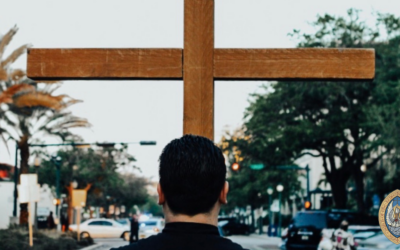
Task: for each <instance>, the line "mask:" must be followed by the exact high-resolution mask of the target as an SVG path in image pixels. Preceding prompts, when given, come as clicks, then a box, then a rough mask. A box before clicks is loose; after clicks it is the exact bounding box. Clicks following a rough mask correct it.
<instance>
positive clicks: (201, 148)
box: [118, 135, 243, 250]
mask: <svg viewBox="0 0 400 250" xmlns="http://www.w3.org/2000/svg"><path fill="white" fill-rule="evenodd" d="M159 162H160V164H159V184H158V186H157V192H158V204H160V205H162V207H163V212H164V217H165V222H166V225H165V228H164V229H163V230H162V232H161V233H159V234H157V235H154V236H151V237H149V238H146V239H142V240H139V241H138V242H135V243H133V244H130V245H128V246H125V247H121V248H118V249H119V250H136V249H139V250H148V249H158V250H164V249H165V250H166V249H176V250H181V249H191V250H200V249H201V250H203V249H205V250H217V249H218V250H225V249H229V250H242V249H243V248H242V247H241V246H240V245H238V244H236V243H233V242H232V241H231V240H229V239H227V238H224V237H221V236H220V234H219V232H218V227H217V226H218V214H219V211H220V208H221V205H223V204H226V203H227V202H228V201H227V194H228V189H229V185H228V182H226V181H225V179H226V165H225V158H224V156H223V154H222V152H221V150H220V149H219V148H218V147H217V146H216V145H215V144H214V143H213V142H212V141H211V140H209V139H207V138H205V137H201V136H195V135H185V136H183V137H181V138H179V139H175V140H173V141H171V142H170V143H169V144H168V145H167V146H165V148H164V149H163V151H162V153H161V156H160V158H159Z"/></svg>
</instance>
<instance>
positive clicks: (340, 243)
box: [331, 220, 356, 250]
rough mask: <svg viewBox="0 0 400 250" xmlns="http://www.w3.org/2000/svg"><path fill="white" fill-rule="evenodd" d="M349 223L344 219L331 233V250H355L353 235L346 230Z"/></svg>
mask: <svg viewBox="0 0 400 250" xmlns="http://www.w3.org/2000/svg"><path fill="white" fill-rule="evenodd" d="M348 227H349V223H348V222H347V221H346V220H344V221H342V222H341V223H340V226H339V228H338V229H336V230H335V231H334V232H333V234H332V238H331V240H332V246H333V250H355V249H356V247H355V242H354V237H353V235H352V234H351V233H349V232H348V231H347V229H348Z"/></svg>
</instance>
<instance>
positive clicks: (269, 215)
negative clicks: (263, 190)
mask: <svg viewBox="0 0 400 250" xmlns="http://www.w3.org/2000/svg"><path fill="white" fill-rule="evenodd" d="M267 193H268V217H269V226H268V236H271V226H272V216H271V199H272V194H273V193H274V189H273V188H272V187H268V189H267Z"/></svg>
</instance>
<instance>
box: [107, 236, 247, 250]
mask: <svg viewBox="0 0 400 250" xmlns="http://www.w3.org/2000/svg"><path fill="white" fill-rule="evenodd" d="M203 239H204V238H203ZM191 244H195V246H193V247H192V249H218V250H225V249H226V250H228V249H229V250H245V249H244V248H243V247H242V246H240V245H239V244H237V243H235V242H233V241H231V240H230V239H227V238H224V237H220V236H216V237H209V238H207V239H205V241H203V242H201V243H200V244H199V242H198V241H196V240H194V241H191V242H190V241H186V240H184V241H183V242H181V241H179V240H178V239H175V237H173V238H170V237H168V236H166V235H164V234H162V233H161V234H158V235H154V236H151V237H149V238H147V239H142V240H140V241H138V242H136V243H133V244H130V245H128V246H124V247H120V248H113V249H111V250H147V249H171V248H174V249H181V247H185V249H187V247H189V246H188V245H191Z"/></svg>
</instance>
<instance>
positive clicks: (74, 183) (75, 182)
mask: <svg viewBox="0 0 400 250" xmlns="http://www.w3.org/2000/svg"><path fill="white" fill-rule="evenodd" d="M77 187H78V182H77V181H76V180H74V181H73V182H72V188H73V189H76V188H77Z"/></svg>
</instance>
